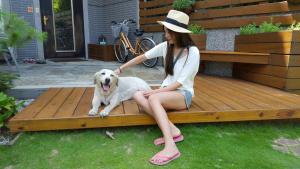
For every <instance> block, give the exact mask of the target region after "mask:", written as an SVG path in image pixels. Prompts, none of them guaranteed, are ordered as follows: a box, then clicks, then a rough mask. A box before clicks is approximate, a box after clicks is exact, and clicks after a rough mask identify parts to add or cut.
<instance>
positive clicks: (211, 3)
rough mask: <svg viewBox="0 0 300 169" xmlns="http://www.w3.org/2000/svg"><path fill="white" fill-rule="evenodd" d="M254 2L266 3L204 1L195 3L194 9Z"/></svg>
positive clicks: (256, 0)
mask: <svg viewBox="0 0 300 169" xmlns="http://www.w3.org/2000/svg"><path fill="white" fill-rule="evenodd" d="M255 2H266V0H222V1H220V0H204V1H197V2H196V3H195V9H205V8H214V7H222V6H231V5H238V4H247V3H255Z"/></svg>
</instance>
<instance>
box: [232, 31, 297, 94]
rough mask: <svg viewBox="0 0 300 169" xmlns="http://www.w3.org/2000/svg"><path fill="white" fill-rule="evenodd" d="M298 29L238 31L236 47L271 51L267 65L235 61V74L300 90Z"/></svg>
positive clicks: (250, 50)
mask: <svg viewBox="0 0 300 169" xmlns="http://www.w3.org/2000/svg"><path fill="white" fill-rule="evenodd" d="M299 49H300V31H284V32H276V33H263V34H255V35H239V36H236V39H235V50H236V51H239V52H265V53H270V54H271V55H270V57H269V63H268V65H254V64H251V65H250V64H242V63H235V64H234V68H233V74H234V76H235V77H238V78H241V79H245V80H249V81H253V82H256V83H260V84H264V85H268V86H272V87H276V88H280V89H284V90H287V91H291V92H292V91H295V92H296V93H297V92H298V91H299V90H300V50H299Z"/></svg>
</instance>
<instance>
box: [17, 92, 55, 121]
mask: <svg viewBox="0 0 300 169" xmlns="http://www.w3.org/2000/svg"><path fill="white" fill-rule="evenodd" d="M60 90H61V89H59V88H50V89H48V90H47V91H46V92H44V93H42V94H41V95H40V96H39V97H38V98H36V100H35V101H33V102H32V103H31V104H30V105H29V106H27V107H26V108H25V109H24V110H23V111H22V112H20V113H17V114H16V115H15V116H14V118H13V119H16V120H17V119H32V118H34V116H36V114H37V113H39V112H40V111H41V110H42V109H43V108H44V107H45V106H46V105H47V104H49V102H50V101H51V100H52V99H53V97H54V96H55V95H56V94H57V93H58V92H59V91H60Z"/></svg>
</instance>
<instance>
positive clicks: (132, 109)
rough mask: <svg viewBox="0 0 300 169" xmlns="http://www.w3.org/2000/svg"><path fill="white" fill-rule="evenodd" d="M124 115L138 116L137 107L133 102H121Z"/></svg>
mask: <svg viewBox="0 0 300 169" xmlns="http://www.w3.org/2000/svg"><path fill="white" fill-rule="evenodd" d="M123 105H124V114H140V113H141V112H140V110H139V107H138V105H137V103H136V101H135V100H127V101H124V102H123Z"/></svg>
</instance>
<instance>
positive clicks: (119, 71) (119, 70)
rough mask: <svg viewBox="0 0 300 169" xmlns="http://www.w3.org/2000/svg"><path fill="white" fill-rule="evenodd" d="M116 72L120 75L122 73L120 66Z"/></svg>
mask: <svg viewBox="0 0 300 169" xmlns="http://www.w3.org/2000/svg"><path fill="white" fill-rule="evenodd" d="M114 72H115V74H117V75H120V74H121V73H122V72H121V69H120V68H117V69H116V70H114Z"/></svg>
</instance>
